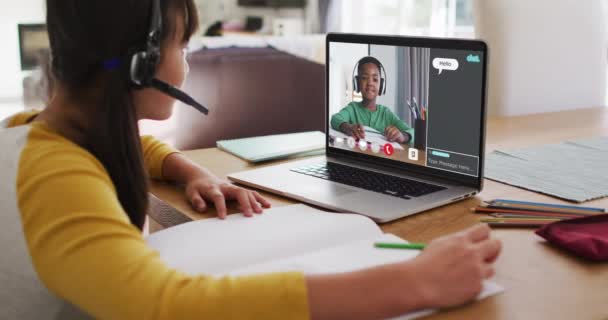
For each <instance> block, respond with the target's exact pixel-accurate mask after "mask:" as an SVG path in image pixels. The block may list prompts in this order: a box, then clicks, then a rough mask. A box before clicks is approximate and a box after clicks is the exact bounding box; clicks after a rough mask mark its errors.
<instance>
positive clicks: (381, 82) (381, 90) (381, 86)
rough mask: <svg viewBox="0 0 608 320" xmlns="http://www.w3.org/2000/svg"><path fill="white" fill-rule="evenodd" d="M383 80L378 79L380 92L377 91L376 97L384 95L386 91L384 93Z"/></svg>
mask: <svg viewBox="0 0 608 320" xmlns="http://www.w3.org/2000/svg"><path fill="white" fill-rule="evenodd" d="M384 89H385V88H384V79H380V90H378V95H379V96H381V95H383V94H385V93H386V91H384Z"/></svg>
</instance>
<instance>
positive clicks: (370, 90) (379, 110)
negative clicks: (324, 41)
mask: <svg viewBox="0 0 608 320" xmlns="http://www.w3.org/2000/svg"><path fill="white" fill-rule="evenodd" d="M383 69H384V67H383V66H382V63H380V61H379V60H378V59H376V58H374V57H371V56H368V57H363V58H362V59H361V60H359V62H358V64H357V75H356V76H355V77H354V80H353V84H354V88H353V89H354V90H355V91H356V92H361V95H362V96H363V101H361V102H355V101H353V102H351V103H349V104H347V105H346V106H345V107H344V108H342V110H340V112H338V113H336V114H334V115H333V116H332V117H331V127H332V128H333V129H334V130H338V131H341V132H343V133H344V134H346V135H349V136H351V137H354V138H355V139H364V138H365V130H364V128H363V126H368V127H371V128H374V129H376V130H378V131H379V132H381V133H382V134H383V135H384V136H385V137H386V139H387V140H388V141H390V142H397V143H409V142H410V141H412V140H413V138H414V129H413V128H410V127H409V126H408V125H407V124H405V122H403V121H401V119H399V117H397V116H396V115H395V114H394V113H393V112H392V111H391V110H390V109H389V108H388V107H386V106H383V105H380V104H377V103H376V99H377V98H378V96H380V95H382V94H383V93H386V89H385V87H386V79H385V77H383V76H382V70H383ZM384 75H385V76H386V72H384ZM383 91H384V92H383Z"/></svg>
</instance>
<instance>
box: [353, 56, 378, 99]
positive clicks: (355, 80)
mask: <svg viewBox="0 0 608 320" xmlns="http://www.w3.org/2000/svg"><path fill="white" fill-rule="evenodd" d="M366 63H373V64H375V65H376V66H377V67H378V71H380V89H379V90H378V95H379V96H381V95H383V94H386V70H385V69H384V66H383V65H382V63H381V62H380V60H378V59H376V58H374V57H372V56H367V57H363V58H361V59H360V60H359V61H357V63H356V64H355V67H354V68H353V90H355V92H356V93H359V92H361V88H359V70H358V68H359V65H364V64H366ZM355 71H356V72H357V75H355ZM383 74H384V76H383Z"/></svg>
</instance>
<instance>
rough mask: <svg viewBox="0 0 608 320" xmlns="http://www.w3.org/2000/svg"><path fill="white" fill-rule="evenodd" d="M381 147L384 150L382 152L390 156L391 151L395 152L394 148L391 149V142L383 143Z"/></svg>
mask: <svg viewBox="0 0 608 320" xmlns="http://www.w3.org/2000/svg"><path fill="white" fill-rule="evenodd" d="M382 149H383V150H384V153H385V154H386V155H387V156H392V155H393V153H394V152H395V149H393V145H392V144H390V143H387V144H385V145H384V146H383V147H382Z"/></svg>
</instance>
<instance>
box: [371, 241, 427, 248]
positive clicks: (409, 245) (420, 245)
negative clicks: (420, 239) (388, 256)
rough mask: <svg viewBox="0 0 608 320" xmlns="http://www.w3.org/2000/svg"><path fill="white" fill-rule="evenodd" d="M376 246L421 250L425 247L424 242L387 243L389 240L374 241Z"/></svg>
mask: <svg viewBox="0 0 608 320" xmlns="http://www.w3.org/2000/svg"><path fill="white" fill-rule="evenodd" d="M374 246H375V247H376V248H383V249H409V250H423V249H424V247H426V244H424V243H389V242H376V243H375V244H374Z"/></svg>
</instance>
